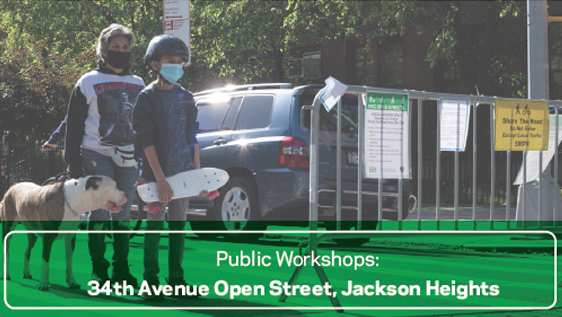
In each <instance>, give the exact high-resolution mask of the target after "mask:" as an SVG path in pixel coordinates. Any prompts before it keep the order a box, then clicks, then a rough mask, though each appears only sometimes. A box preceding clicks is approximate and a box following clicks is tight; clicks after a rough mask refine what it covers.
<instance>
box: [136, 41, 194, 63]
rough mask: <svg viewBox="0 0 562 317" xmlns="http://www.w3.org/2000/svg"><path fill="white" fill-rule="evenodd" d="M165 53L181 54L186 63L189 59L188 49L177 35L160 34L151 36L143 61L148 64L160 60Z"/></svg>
mask: <svg viewBox="0 0 562 317" xmlns="http://www.w3.org/2000/svg"><path fill="white" fill-rule="evenodd" d="M165 54H166V55H178V56H181V57H182V58H183V60H184V62H186V63H187V62H188V61H189V50H188V49H187V46H186V45H185V43H184V42H183V41H182V40H180V39H179V38H177V37H173V36H171V35H169V34H162V35H158V36H157V37H155V38H153V39H152V41H150V43H149V44H148V48H147V49H146V57H145V62H146V64H147V65H149V66H150V62H152V61H153V60H160V58H161V57H162V55H165Z"/></svg>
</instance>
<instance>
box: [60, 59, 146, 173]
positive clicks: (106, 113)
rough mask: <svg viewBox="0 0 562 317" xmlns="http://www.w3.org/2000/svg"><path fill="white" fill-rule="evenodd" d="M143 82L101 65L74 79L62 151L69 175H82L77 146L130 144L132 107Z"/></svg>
mask: <svg viewBox="0 0 562 317" xmlns="http://www.w3.org/2000/svg"><path fill="white" fill-rule="evenodd" d="M144 86H145V85H144V81H143V80H142V79H141V78H140V77H138V76H135V75H132V74H131V73H129V72H123V73H121V74H116V73H115V72H113V71H112V70H111V69H108V68H103V67H102V68H100V67H98V68H97V69H95V70H93V71H91V72H88V73H86V74H84V75H83V76H82V77H81V78H80V79H79V80H78V83H76V86H75V87H74V90H73V91H72V95H71V96H70V102H69V104H68V118H67V126H66V137H65V140H66V146H65V147H66V149H65V154H64V160H65V162H66V164H68V165H69V169H70V172H71V173H72V176H73V177H80V176H81V175H82V152H81V148H86V149H90V150H94V151H97V152H103V151H106V150H109V149H112V148H114V147H116V146H122V145H130V144H133V124H132V119H133V110H134V107H135V104H136V102H137V98H138V95H139V93H140V92H141V91H142V90H143V88H144ZM108 155H109V154H108Z"/></svg>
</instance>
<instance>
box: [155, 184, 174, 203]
mask: <svg viewBox="0 0 562 317" xmlns="http://www.w3.org/2000/svg"><path fill="white" fill-rule="evenodd" d="M156 188H157V191H158V200H159V201H160V202H161V203H169V202H170V201H172V197H174V191H173V190H172V187H171V186H170V184H169V183H168V181H166V180H162V181H160V182H156Z"/></svg>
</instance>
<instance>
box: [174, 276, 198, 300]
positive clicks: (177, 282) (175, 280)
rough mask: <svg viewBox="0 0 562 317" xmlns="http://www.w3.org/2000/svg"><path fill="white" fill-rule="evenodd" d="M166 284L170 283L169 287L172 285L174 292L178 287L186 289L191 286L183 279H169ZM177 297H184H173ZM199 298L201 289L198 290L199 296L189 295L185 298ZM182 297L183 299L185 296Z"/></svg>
mask: <svg viewBox="0 0 562 317" xmlns="http://www.w3.org/2000/svg"><path fill="white" fill-rule="evenodd" d="M166 282H167V283H168V285H170V286H171V287H173V288H174V291H175V289H176V285H180V286H184V287H186V288H187V287H188V286H190V285H189V284H188V283H187V282H186V281H185V280H184V279H183V278H181V277H176V278H167V279H166ZM177 296H182V295H179V294H176V295H175V296H173V297H177ZM199 296H200V294H199V288H197V294H195V295H187V296H185V297H187V298H197V297H199ZM182 297H183V296H182Z"/></svg>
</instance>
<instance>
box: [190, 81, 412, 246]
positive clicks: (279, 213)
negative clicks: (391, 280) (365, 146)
mask: <svg viewBox="0 0 562 317" xmlns="http://www.w3.org/2000/svg"><path fill="white" fill-rule="evenodd" d="M322 88H323V86H320V85H309V86H300V87H293V85H291V84H261V85H249V86H234V87H225V88H223V89H215V90H209V91H204V92H200V93H196V94H195V99H196V102H197V107H198V110H199V114H198V121H199V123H200V126H199V131H198V134H197V139H198V141H199V148H200V157H201V165H202V167H216V168H221V169H224V170H226V171H228V173H229V174H230V180H229V181H228V183H227V184H226V185H225V186H224V187H223V188H221V189H220V194H221V195H220V196H219V198H217V199H215V200H214V201H209V200H208V199H206V198H197V197H195V198H192V200H191V203H190V207H189V211H188V217H189V220H190V222H191V227H192V228H193V229H194V230H217V229H218V230H229V231H233V234H229V237H231V238H232V237H238V238H241V239H243V238H247V237H250V235H248V234H238V235H236V232H239V231H241V230H263V229H265V228H266V227H267V225H270V224H275V225H300V224H307V221H308V216H309V212H308V209H309V200H308V197H309V156H308V148H309V144H310V131H309V130H308V127H309V125H310V112H309V111H307V110H303V106H305V105H311V104H312V102H313V100H314V96H315V95H316V94H317V93H318V91H319V90H320V89H322ZM322 108H323V107H322ZM301 111H306V112H305V113H303V116H302V118H303V122H302V126H301V122H300V120H301ZM342 113H343V116H344V120H342V156H343V157H342V162H343V163H342V164H343V166H342V187H343V189H344V190H346V189H349V190H357V181H358V178H357V133H358V129H357V119H358V106H357V96H355V95H347V94H346V95H345V96H344V97H343V98H342ZM336 124H337V114H336V111H335V110H332V111H331V112H330V113H328V112H326V111H325V110H324V109H323V110H322V112H321V118H320V144H319V146H320V159H319V164H320V183H319V185H320V188H322V189H335V188H336V131H337V130H336ZM303 127H304V129H303ZM363 190H364V191H365V192H370V193H376V192H377V191H378V183H377V180H364V181H363ZM383 192H386V193H388V192H390V193H398V182H397V181H396V180H385V181H384V183H383ZM409 196H410V181H409V180H404V181H403V204H402V206H403V211H402V215H403V218H406V217H407V215H408V212H409V210H408V206H409V204H408V202H409ZM335 200H336V199H335V194H334V193H333V192H330V191H327V192H326V193H323V194H320V196H319V204H320V205H322V206H334V205H335ZM342 201H343V205H345V206H357V195H356V194H355V195H353V194H349V195H347V194H344V195H343V200H342ZM382 203H383V219H391V220H397V215H398V212H397V211H398V207H397V206H398V198H397V195H395V196H392V195H389V196H384V197H383V202H382ZM342 212H343V214H342V220H344V221H349V225H347V227H346V225H344V226H343V227H344V228H346V229H349V228H350V227H352V226H354V225H353V224H354V223H355V222H354V221H356V219H357V216H356V213H357V212H356V211H354V210H350V209H343V210H342ZM319 217H320V219H321V220H322V221H323V222H324V223H325V224H326V226H327V227H328V228H333V227H335V223H334V221H335V219H336V215H335V209H334V208H320V211H319ZM362 217H363V220H364V223H363V224H364V225H363V226H362V227H363V228H366V229H374V228H375V227H376V224H377V217H378V211H377V196H376V195H364V196H363V216H362ZM344 223H346V222H344Z"/></svg>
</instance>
